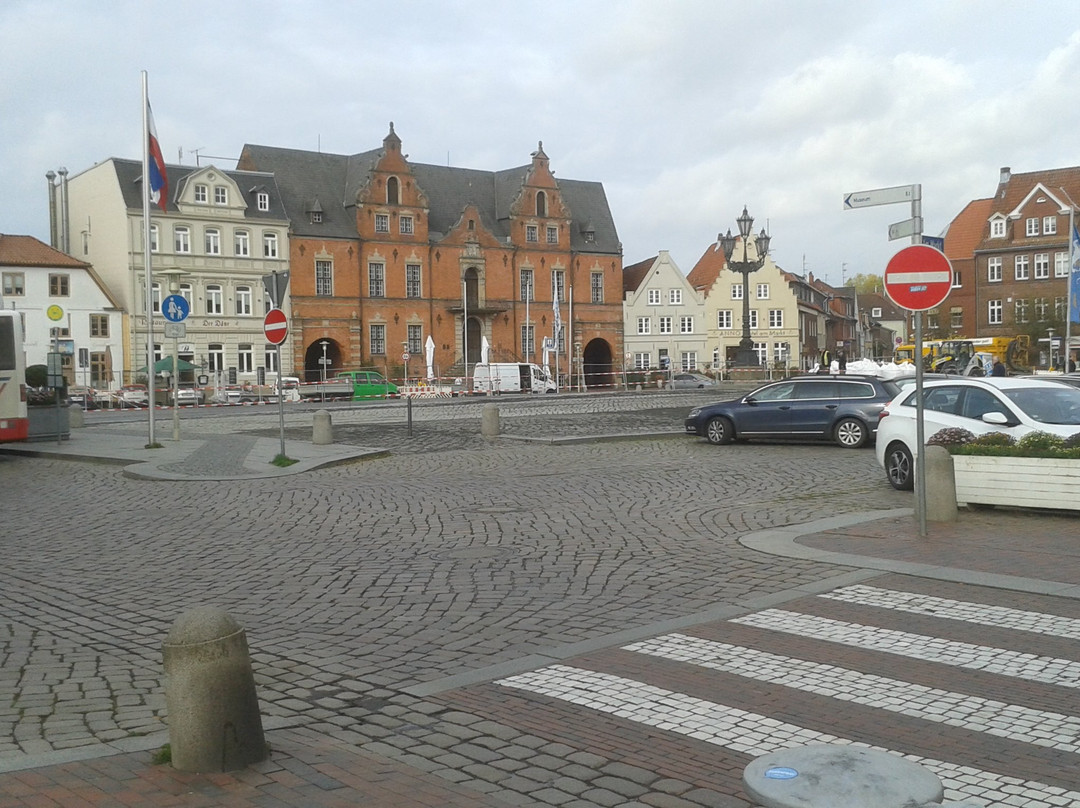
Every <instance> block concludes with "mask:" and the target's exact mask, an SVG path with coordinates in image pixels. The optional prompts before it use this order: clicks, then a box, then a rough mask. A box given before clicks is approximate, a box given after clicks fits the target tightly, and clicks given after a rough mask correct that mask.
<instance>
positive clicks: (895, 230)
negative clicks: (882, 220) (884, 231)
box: [889, 219, 922, 241]
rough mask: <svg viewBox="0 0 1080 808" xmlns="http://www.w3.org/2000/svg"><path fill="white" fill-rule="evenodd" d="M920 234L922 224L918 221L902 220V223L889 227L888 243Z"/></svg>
mask: <svg viewBox="0 0 1080 808" xmlns="http://www.w3.org/2000/svg"><path fill="white" fill-rule="evenodd" d="M921 232H922V223H921V222H920V221H919V220H918V219H904V221H902V222H897V223H896V224H890V225H889V241H896V240H897V239H898V238H907V237H908V236H913V235H915V234H916V233H921Z"/></svg>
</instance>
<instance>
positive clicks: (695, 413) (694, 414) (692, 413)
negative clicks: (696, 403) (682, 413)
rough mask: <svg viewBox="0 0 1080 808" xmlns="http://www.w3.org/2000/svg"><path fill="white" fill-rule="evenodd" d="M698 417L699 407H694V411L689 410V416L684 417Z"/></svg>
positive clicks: (699, 413)
mask: <svg viewBox="0 0 1080 808" xmlns="http://www.w3.org/2000/svg"><path fill="white" fill-rule="evenodd" d="M699 415H701V407H694V409H692V410H690V414H689V415H687V416H686V417H687V418H697V417H698V416H699Z"/></svg>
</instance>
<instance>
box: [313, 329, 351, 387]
mask: <svg viewBox="0 0 1080 808" xmlns="http://www.w3.org/2000/svg"><path fill="white" fill-rule="evenodd" d="M324 347H325V351H324ZM324 356H325V357H326V377H327V378H332V377H333V375H334V374H335V373H337V372H338V371H339V370H344V369H345V368H343V367H342V365H341V346H340V345H338V343H337V342H336V341H335V340H333V339H331V338H330V337H323V338H322V339H317V340H315V341H314V342H312V343H311V344H310V345H308V347H307V350H306V351H304V381H307V382H317V381H321V380H322V378H323V363H322V360H323V357H324Z"/></svg>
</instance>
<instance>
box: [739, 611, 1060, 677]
mask: <svg viewBox="0 0 1080 808" xmlns="http://www.w3.org/2000/svg"><path fill="white" fill-rule="evenodd" d="M731 622H732V623H738V624H740V625H743V626H754V627H755V628H764V629H769V630H770V631H782V632H784V633H786V634H797V635H799V636H800V637H808V638H811V639H815V640H825V641H826V642H835V643H839V644H840V645H848V646H854V647H856V648H860V649H863V650H869V651H882V652H884V653H887V654H896V655H898V656H902V657H908V658H910V659H922V660H926V661H928V662H937V663H940V664H942V665H951V666H952V667H955V668H966V669H968V670H979V671H985V672H987V673H996V674H999V675H1001V676H1012V677H1016V678H1020V679H1027V680H1028V681H1032V682H1040V683H1043V684H1050V685H1059V686H1061V687H1069V688H1080V662H1074V661H1072V660H1071V659H1056V658H1054V657H1047V656H1039V655H1037V654H1024V653H1019V652H1017V651H1009V650H1008V649H1005V648H994V647H992V646H988V645H975V644H974V643H967V642H956V641H954V640H944V639H940V638H938V637H928V636H925V635H923V634H912V633H910V632H907V631H896V630H894V629H888V628H881V627H879V626H866V625H861V624H859V623H848V622H845V621H843V620H833V619H831V618H828V617H817V616H815V615H806V614H800V613H799V612H789V611H785V610H783V609H766V610H765V611H761V612H757V613H755V614H751V615H747V616H746V617H739V618H736V619H734V620H732V621H731Z"/></svg>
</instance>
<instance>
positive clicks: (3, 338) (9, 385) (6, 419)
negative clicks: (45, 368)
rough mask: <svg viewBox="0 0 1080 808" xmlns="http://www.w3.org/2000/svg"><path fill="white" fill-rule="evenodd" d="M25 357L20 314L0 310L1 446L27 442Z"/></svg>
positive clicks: (28, 428) (28, 426) (9, 310)
mask: <svg viewBox="0 0 1080 808" xmlns="http://www.w3.org/2000/svg"><path fill="white" fill-rule="evenodd" d="M29 432H30V420H29V418H28V417H27V415H26V354H25V353H24V351H23V337H22V319H21V318H20V315H19V312H17V311H12V310H11V309H0V443H9V442H11V441H18V440H26V439H27V437H28V435H29Z"/></svg>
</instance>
